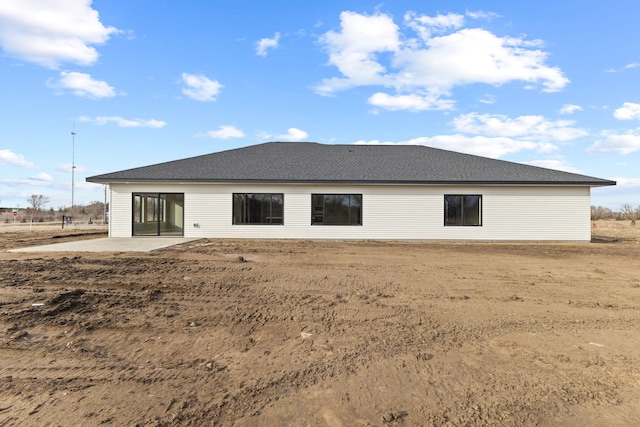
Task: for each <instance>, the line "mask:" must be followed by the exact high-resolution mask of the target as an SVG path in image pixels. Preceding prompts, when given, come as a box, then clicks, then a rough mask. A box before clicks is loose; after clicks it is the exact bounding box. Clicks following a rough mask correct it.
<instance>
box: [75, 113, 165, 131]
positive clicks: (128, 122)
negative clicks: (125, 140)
mask: <svg viewBox="0 0 640 427" xmlns="http://www.w3.org/2000/svg"><path fill="white" fill-rule="evenodd" d="M78 120H80V121H81V122H89V123H93V124H95V125H97V126H104V125H106V124H108V123H116V124H117V125H118V126H120V127H121V128H155V129H158V128H162V127H164V126H166V124H167V122H164V121H162V120H155V119H150V120H144V119H125V118H122V117H120V116H98V117H96V118H95V119H92V118H90V117H86V116H81V117H79V118H78Z"/></svg>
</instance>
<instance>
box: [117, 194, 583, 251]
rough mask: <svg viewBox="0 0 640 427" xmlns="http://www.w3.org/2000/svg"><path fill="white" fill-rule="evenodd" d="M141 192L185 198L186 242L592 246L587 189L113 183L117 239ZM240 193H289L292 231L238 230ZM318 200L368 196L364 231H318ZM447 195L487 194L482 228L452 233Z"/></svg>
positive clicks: (287, 225)
mask: <svg viewBox="0 0 640 427" xmlns="http://www.w3.org/2000/svg"><path fill="white" fill-rule="evenodd" d="M133 192H182V193H184V202H185V208H184V215H185V217H184V222H185V227H184V236H185V237H210V238H256V239H263V238H278V239H281V238H295V239H378V240H484V241H493V240H557V241H589V240H590V239H591V227H590V225H591V224H590V215H591V207H590V189H589V187H585V186H579V187H578V186H573V187H571V186H566V187H556V186H547V187H545V186H536V187H524V186H466V187H464V186H461V187H454V186H425V185H402V186H399V185H361V186H355V185H315V186H311V185H293V184H289V185H268V184H217V185H212V184H182V185H177V184H165V185H162V184H111V214H110V215H111V218H110V219H111V223H110V235H111V236H113V237H130V236H131V215H132V201H131V198H132V196H131V194H132V193H133ZM233 193H284V225H232V194H233ZM312 193H326V194H331V193H344V194H351V193H353V194H362V224H363V225H362V226H343V225H342V226H328V225H311V194H312ZM444 194H481V195H482V226H478V227H456V226H447V227H445V226H444Z"/></svg>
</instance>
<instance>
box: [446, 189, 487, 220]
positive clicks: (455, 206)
mask: <svg viewBox="0 0 640 427" xmlns="http://www.w3.org/2000/svg"><path fill="white" fill-rule="evenodd" d="M444 225H482V196H478V195H469V196H466V195H464V196H463V195H446V194H445V196H444Z"/></svg>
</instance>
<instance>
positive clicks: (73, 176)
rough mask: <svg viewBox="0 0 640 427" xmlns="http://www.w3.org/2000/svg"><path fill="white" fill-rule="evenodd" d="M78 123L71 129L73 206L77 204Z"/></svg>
mask: <svg viewBox="0 0 640 427" xmlns="http://www.w3.org/2000/svg"><path fill="white" fill-rule="evenodd" d="M75 130H76V125H75V124H74V125H73V130H72V131H71V207H72V208H73V207H74V206H75V200H74V187H75V185H76V176H75V175H76V132H75Z"/></svg>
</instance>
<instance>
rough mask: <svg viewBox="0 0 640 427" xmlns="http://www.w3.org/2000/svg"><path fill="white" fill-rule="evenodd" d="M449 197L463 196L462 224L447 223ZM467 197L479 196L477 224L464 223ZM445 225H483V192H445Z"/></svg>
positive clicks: (461, 207)
mask: <svg viewBox="0 0 640 427" xmlns="http://www.w3.org/2000/svg"><path fill="white" fill-rule="evenodd" d="M447 197H461V203H460V209H461V211H462V224H448V223H447V210H448V209H447ZM465 197H477V198H478V223H477V224H465V223H464V211H465V209H464V199H465ZM443 201H444V218H443V220H444V226H445V227H482V223H483V210H482V194H445V195H444V199H443Z"/></svg>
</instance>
